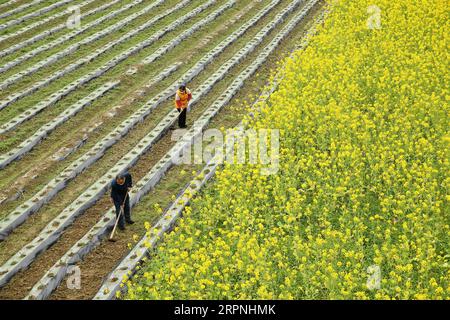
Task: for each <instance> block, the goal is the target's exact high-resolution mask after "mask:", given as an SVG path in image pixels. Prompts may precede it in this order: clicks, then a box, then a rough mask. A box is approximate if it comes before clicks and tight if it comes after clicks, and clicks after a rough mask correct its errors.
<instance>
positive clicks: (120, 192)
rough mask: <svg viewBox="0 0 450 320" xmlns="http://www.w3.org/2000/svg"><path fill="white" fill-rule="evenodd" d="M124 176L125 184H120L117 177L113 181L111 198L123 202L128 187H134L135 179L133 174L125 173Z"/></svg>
mask: <svg viewBox="0 0 450 320" xmlns="http://www.w3.org/2000/svg"><path fill="white" fill-rule="evenodd" d="M124 177H125V183H124V184H123V185H120V184H118V183H117V182H116V179H114V180H112V181H111V198H112V199H113V200H114V202H119V203H123V200H124V199H125V195H126V194H127V191H128V188H131V187H133V179H132V178H131V174H129V173H125V174H124Z"/></svg>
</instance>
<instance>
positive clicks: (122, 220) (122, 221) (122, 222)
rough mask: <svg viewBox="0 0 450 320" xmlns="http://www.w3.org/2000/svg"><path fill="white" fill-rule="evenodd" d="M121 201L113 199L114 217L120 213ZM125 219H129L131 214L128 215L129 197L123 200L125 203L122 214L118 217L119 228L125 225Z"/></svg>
mask: <svg viewBox="0 0 450 320" xmlns="http://www.w3.org/2000/svg"><path fill="white" fill-rule="evenodd" d="M122 203H123V200H122V201H117V200H114V207H116V219H117V216H118V215H119V214H120V206H121V205H122ZM125 221H131V215H130V197H127V200H125V205H124V207H123V214H122V215H121V216H120V218H119V228H122V227H125Z"/></svg>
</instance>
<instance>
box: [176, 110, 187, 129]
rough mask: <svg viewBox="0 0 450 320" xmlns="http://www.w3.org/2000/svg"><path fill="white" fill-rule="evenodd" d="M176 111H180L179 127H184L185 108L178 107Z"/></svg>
mask: <svg viewBox="0 0 450 320" xmlns="http://www.w3.org/2000/svg"><path fill="white" fill-rule="evenodd" d="M178 112H180V116H179V117H178V126H179V127H180V128H184V127H186V113H187V108H184V109H178Z"/></svg>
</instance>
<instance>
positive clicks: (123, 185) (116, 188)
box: [111, 173, 134, 230]
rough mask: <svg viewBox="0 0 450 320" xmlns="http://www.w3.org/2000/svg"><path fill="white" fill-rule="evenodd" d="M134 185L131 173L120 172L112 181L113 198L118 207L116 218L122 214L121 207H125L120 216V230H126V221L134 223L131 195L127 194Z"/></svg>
mask: <svg viewBox="0 0 450 320" xmlns="http://www.w3.org/2000/svg"><path fill="white" fill-rule="evenodd" d="M132 187H133V180H132V178H131V175H130V174H129V173H124V174H119V175H117V176H116V178H115V179H114V180H113V181H111V200H112V202H113V203H114V206H115V207H116V218H117V216H119V214H120V209H121V208H122V209H123V214H122V215H121V216H120V218H119V229H120V230H125V222H127V223H128V224H133V223H134V221H132V220H131V215H130V196H129V195H128V196H127V193H128V191H130V189H131V188H132ZM125 198H126V199H125Z"/></svg>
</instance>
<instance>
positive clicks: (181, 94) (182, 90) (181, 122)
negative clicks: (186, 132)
mask: <svg viewBox="0 0 450 320" xmlns="http://www.w3.org/2000/svg"><path fill="white" fill-rule="evenodd" d="M191 99H192V93H191V91H190V90H189V89H188V88H186V85H185V84H182V85H181V86H180V87H179V88H178V90H177V93H176V94H175V108H177V110H178V112H180V116H179V117H178V126H179V127H180V128H186V113H187V108H188V106H189V101H191Z"/></svg>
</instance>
